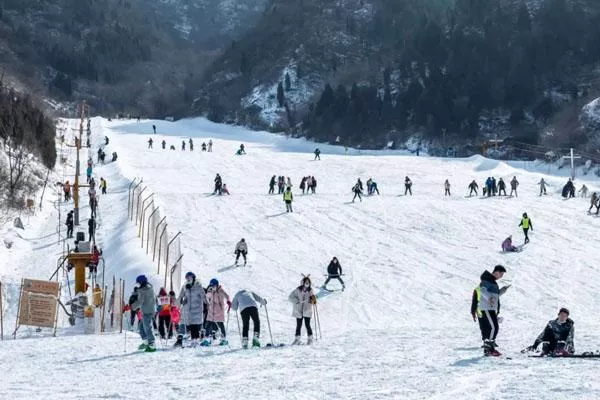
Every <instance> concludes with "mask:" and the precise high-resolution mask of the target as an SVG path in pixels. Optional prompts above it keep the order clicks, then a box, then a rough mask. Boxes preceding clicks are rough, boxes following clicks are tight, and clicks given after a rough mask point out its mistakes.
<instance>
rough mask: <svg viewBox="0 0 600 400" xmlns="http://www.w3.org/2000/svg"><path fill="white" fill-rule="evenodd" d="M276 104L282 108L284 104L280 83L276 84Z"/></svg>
mask: <svg viewBox="0 0 600 400" xmlns="http://www.w3.org/2000/svg"><path fill="white" fill-rule="evenodd" d="M277 102H278V103H279V107H283V104H284V102H285V95H284V94H283V85H282V84H281V81H280V82H279V83H278V84H277Z"/></svg>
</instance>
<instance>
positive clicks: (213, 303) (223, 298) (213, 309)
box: [200, 278, 231, 346]
mask: <svg viewBox="0 0 600 400" xmlns="http://www.w3.org/2000/svg"><path fill="white" fill-rule="evenodd" d="M206 298H207V300H208V313H207V315H206V324H205V329H206V337H205V339H204V340H203V341H202V343H200V345H201V346H209V345H210V344H211V339H216V331H217V330H218V329H220V330H221V341H220V342H219V346H224V345H227V344H229V342H228V341H227V333H226V332H225V324H224V322H225V305H226V304H227V313H229V310H230V309H231V300H230V299H229V295H228V294H227V292H226V291H225V289H223V287H222V286H221V285H219V281H218V280H217V279H215V278H213V279H211V280H210V283H209V284H208V290H207V292H206Z"/></svg>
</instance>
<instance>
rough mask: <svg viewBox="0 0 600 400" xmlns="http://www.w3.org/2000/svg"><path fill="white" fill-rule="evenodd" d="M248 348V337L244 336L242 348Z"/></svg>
mask: <svg viewBox="0 0 600 400" xmlns="http://www.w3.org/2000/svg"><path fill="white" fill-rule="evenodd" d="M247 348H248V338H243V339H242V349H247Z"/></svg>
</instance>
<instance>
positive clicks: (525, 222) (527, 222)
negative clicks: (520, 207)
mask: <svg viewBox="0 0 600 400" xmlns="http://www.w3.org/2000/svg"><path fill="white" fill-rule="evenodd" d="M519 228H523V233H524V234H525V244H527V243H529V235H528V232H529V229H531V230H532V231H533V223H532V222H531V219H530V218H529V217H528V216H527V213H523V218H522V219H521V223H520V224H519Z"/></svg>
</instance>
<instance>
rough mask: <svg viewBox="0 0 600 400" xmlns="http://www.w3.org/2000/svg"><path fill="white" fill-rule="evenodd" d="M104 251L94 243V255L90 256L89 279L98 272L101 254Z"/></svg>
mask: <svg viewBox="0 0 600 400" xmlns="http://www.w3.org/2000/svg"><path fill="white" fill-rule="evenodd" d="M101 255H102V252H101V251H100V250H98V247H97V246H96V245H94V247H93V249H92V257H90V262H89V264H88V270H89V276H88V279H92V277H95V276H96V273H97V272H98V264H99V263H100V256H101Z"/></svg>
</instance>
